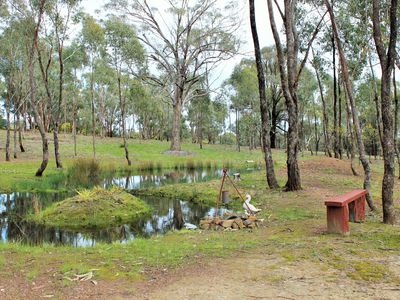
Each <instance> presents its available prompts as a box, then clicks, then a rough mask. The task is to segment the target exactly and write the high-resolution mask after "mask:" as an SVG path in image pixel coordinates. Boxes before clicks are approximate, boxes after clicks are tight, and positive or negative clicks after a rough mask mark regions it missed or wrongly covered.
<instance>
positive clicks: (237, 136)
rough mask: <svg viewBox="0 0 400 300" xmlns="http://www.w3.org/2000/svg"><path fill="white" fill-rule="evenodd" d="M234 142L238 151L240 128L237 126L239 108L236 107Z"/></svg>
mask: <svg viewBox="0 0 400 300" xmlns="http://www.w3.org/2000/svg"><path fill="white" fill-rule="evenodd" d="M236 144H237V150H238V152H240V128H239V110H238V109H237V108H236Z"/></svg>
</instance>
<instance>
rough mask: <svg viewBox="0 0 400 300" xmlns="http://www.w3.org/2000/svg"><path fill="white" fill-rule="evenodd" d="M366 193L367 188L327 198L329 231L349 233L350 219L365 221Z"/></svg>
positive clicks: (352, 220)
mask: <svg viewBox="0 0 400 300" xmlns="http://www.w3.org/2000/svg"><path fill="white" fill-rule="evenodd" d="M366 194H367V190H361V189H360V190H354V191H351V192H348V193H346V194H344V195H340V196H336V197H333V198H330V199H328V200H326V201H325V205H326V211H327V220H328V232H330V233H348V232H349V221H351V222H362V221H364V219H365V195H366Z"/></svg>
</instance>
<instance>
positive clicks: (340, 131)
mask: <svg viewBox="0 0 400 300" xmlns="http://www.w3.org/2000/svg"><path fill="white" fill-rule="evenodd" d="M338 77H339V78H338V84H337V87H338V96H339V97H338V99H339V120H338V122H339V126H338V129H339V135H338V138H339V142H338V145H339V157H340V159H343V136H342V135H343V129H342V92H341V89H340V84H341V83H340V73H339V76H338Z"/></svg>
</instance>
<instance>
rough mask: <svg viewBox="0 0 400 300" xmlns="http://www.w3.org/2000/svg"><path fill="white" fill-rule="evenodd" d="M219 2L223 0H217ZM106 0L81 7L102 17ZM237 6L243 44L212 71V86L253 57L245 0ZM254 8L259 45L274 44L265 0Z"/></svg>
mask: <svg viewBox="0 0 400 300" xmlns="http://www.w3.org/2000/svg"><path fill="white" fill-rule="evenodd" d="M189 1H190V0H189ZM219 1H221V2H223V1H225V0H219ZM106 2H107V0H83V1H82V6H83V9H84V10H85V11H86V12H87V13H90V14H91V15H93V16H95V17H96V18H97V17H102V15H103V17H104V10H103V9H102V6H103V5H104V4H105V3H106ZM238 2H239V7H240V8H241V11H240V14H239V15H240V16H242V25H241V30H240V32H239V34H240V36H241V39H242V41H243V44H242V46H241V49H240V54H239V55H237V56H236V57H234V58H232V59H231V60H229V61H224V62H222V63H221V64H220V65H219V67H218V68H217V69H216V70H215V71H214V74H213V76H214V80H211V81H213V82H214V88H216V87H218V86H219V85H221V83H222V82H223V81H224V80H225V79H227V78H229V76H230V74H231V73H232V71H233V68H234V67H235V65H236V64H238V63H239V62H240V61H241V60H242V59H243V58H244V57H247V58H249V57H254V48H253V40H252V35H251V29H250V21H249V7H248V1H247V0H238ZM149 3H150V5H151V6H154V7H159V9H160V10H162V9H163V8H165V7H166V6H165V3H167V1H165V0H149ZM254 3H255V10H256V21H257V31H258V36H259V40H260V46H261V48H262V47H265V46H271V45H274V40H273V36H272V32H271V29H270V25H269V18H268V10H267V1H265V0H255V1H254ZM96 10H99V11H100V12H101V13H100V15H98V14H96ZM275 21H276V22H277V26H278V29H279V28H280V27H281V26H282V21H281V20H280V18H279V17H275Z"/></svg>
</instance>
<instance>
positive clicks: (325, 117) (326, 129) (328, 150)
mask: <svg viewBox="0 0 400 300" xmlns="http://www.w3.org/2000/svg"><path fill="white" fill-rule="evenodd" d="M313 52H314V51H313ZM313 67H314V70H315V75H316V77H317V82H318V87H319V95H320V97H321V102H322V117H323V120H322V124H323V131H324V141H325V153H327V154H328V156H329V157H332V152H331V146H330V145H331V142H330V138H329V119H328V113H327V109H326V102H325V97H324V90H323V88H322V83H321V78H320V77H319V73H318V69H317V67H316V66H314V65H313Z"/></svg>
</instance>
